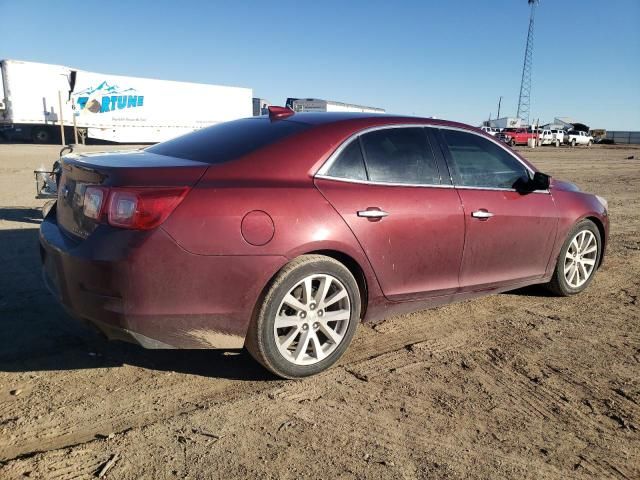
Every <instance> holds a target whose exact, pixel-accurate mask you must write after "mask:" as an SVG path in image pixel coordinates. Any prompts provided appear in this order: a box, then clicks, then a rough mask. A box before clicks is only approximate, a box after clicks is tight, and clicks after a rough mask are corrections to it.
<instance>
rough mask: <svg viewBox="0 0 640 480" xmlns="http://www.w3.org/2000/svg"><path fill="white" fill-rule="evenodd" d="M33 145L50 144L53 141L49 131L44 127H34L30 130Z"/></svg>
mask: <svg viewBox="0 0 640 480" xmlns="http://www.w3.org/2000/svg"><path fill="white" fill-rule="evenodd" d="M31 139H32V140H33V143H50V142H51V140H52V139H53V135H52V134H51V130H50V129H48V128H46V127H35V128H34V129H32V130H31Z"/></svg>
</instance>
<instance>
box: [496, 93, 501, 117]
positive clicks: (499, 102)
mask: <svg viewBox="0 0 640 480" xmlns="http://www.w3.org/2000/svg"><path fill="white" fill-rule="evenodd" d="M501 104H502V96H500V98H498V116H497V117H496V118H500V105H501Z"/></svg>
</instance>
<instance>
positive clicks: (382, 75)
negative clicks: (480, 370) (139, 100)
mask: <svg viewBox="0 0 640 480" xmlns="http://www.w3.org/2000/svg"><path fill="white" fill-rule="evenodd" d="M0 11H1V12H2V17H3V21H2V28H1V29H0V58H12V59H17V60H31V61H40V62H45V63H56V64H62V65H68V66H73V67H76V68H80V69H86V70H92V71H98V72H104V73H114V74H122V75H134V76H144V77H152V78H162V79H170V80H184V81H192V82H202V83H217V84H226V85H237V86H246V87H251V88H253V92H254V96H259V97H263V98H267V99H269V100H270V101H272V102H273V103H275V104H283V103H284V100H285V98H286V97H288V96H290V97H296V96H299V97H319V98H326V99H331V100H340V101H345V102H351V103H359V104H364V105H372V106H380V107H383V108H386V109H387V111H389V112H393V113H402V114H415V115H421V116H431V115H433V116H437V117H439V118H447V119H452V120H459V121H463V122H467V123H471V124H479V122H481V121H482V120H484V119H486V118H487V117H488V116H489V114H490V113H492V115H493V116H495V115H496V111H497V100H498V97H499V96H500V95H502V96H503V97H504V98H503V103H502V113H503V114H507V115H515V112H516V108H517V101H518V92H519V86H520V75H521V68H522V58H523V54H524V46H525V39H526V29H527V24H528V7H527V2H526V0H485V1H478V0H475V1H472V0H459V1H458V0H438V1H435V0H431V1H429V0H421V1H401V0H396V1H394V2H390V1H377V0H370V1H356V0H348V1H347V0H343V1H318V0H316V1H304V0H300V1H279V0H275V1H269V2H267V1H255V2H253V1H241V0H236V1H213V0H211V1H206V2H205V1H188V0H182V1H181V2H175V1H171V2H170V1H162V0H156V1H128V2H124V1H119V0H113V1H104V0H102V1H92V0H75V1H71V0H58V1H48V0H42V1H35V0H0ZM639 22H640V0H607V1H602V0H541V4H540V6H539V8H538V13H537V17H536V44H535V51H534V70H533V91H532V105H531V114H532V117H534V118H537V117H540V119H541V120H542V121H545V120H551V119H553V117H554V116H572V117H574V118H576V119H579V120H581V121H584V122H585V123H587V124H589V125H591V126H592V127H594V128H600V127H601V128H608V129H633V130H640V28H638V25H639Z"/></svg>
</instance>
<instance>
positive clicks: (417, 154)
mask: <svg viewBox="0 0 640 480" xmlns="http://www.w3.org/2000/svg"><path fill="white" fill-rule="evenodd" d="M361 140H362V147H363V149H364V160H365V163H366V167H367V172H368V174H369V180H371V181H372V182H381V183H399V184H413V185H440V174H439V172H438V166H437V164H436V160H435V157H434V155H433V152H432V151H431V147H430V145H429V143H428V139H427V135H426V132H425V131H424V128H421V127H416V128H386V129H382V130H376V131H373V132H369V133H365V134H363V135H362V136H361Z"/></svg>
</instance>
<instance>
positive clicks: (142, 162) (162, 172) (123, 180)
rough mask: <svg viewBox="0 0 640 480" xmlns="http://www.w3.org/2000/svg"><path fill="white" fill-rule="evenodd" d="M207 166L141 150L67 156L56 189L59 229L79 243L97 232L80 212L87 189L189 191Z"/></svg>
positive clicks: (93, 221) (81, 211)
mask: <svg viewBox="0 0 640 480" xmlns="http://www.w3.org/2000/svg"><path fill="white" fill-rule="evenodd" d="M208 166H209V165H208V164H206V163H202V162H197V161H192V160H185V159H181V158H175V157H169V156H164V155H158V154H154V153H150V152H147V151H144V150H136V151H128V152H111V153H103V154H74V155H69V156H66V157H64V158H63V159H62V175H61V178H60V184H59V185H58V200H57V213H56V215H57V220H58V225H60V226H61V227H62V228H63V229H64V231H65V232H67V233H69V234H71V235H72V236H73V237H75V238H76V239H78V240H82V239H85V238H87V237H88V236H89V235H90V234H91V233H92V232H93V231H94V230H95V229H96V228H97V226H98V224H99V222H98V221H97V220H94V219H92V218H89V217H87V216H85V214H84V211H83V209H84V196H85V195H84V194H85V191H86V189H87V187H89V186H102V187H185V186H186V187H190V186H193V185H194V184H195V183H196V182H197V181H198V179H200V177H201V176H202V175H203V174H204V172H205V171H206V169H207V168H208ZM104 201H106V199H105V200H104Z"/></svg>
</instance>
